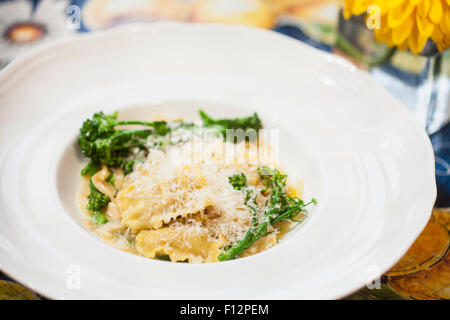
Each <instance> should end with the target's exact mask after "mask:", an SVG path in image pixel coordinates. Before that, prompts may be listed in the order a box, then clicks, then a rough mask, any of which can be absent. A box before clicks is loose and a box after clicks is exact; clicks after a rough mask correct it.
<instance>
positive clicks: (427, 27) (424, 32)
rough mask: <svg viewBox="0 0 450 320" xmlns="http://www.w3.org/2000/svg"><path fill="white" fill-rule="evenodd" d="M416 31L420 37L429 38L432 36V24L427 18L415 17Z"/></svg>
mask: <svg viewBox="0 0 450 320" xmlns="http://www.w3.org/2000/svg"><path fill="white" fill-rule="evenodd" d="M416 22H417V29H418V30H419V33H420V35H421V36H422V37H426V38H429V37H431V35H432V34H433V30H434V24H432V23H431V22H430V21H429V20H428V19H427V18H421V17H420V16H419V15H418V14H417V15H416Z"/></svg>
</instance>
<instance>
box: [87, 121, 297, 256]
mask: <svg viewBox="0 0 450 320" xmlns="http://www.w3.org/2000/svg"><path fill="white" fill-rule="evenodd" d="M171 130H172V131H171V133H172V134H171V135H162V136H161V135H160V136H151V137H148V138H147V141H146V143H147V144H150V145H152V146H153V147H152V148H151V149H149V150H148V152H147V153H146V154H145V156H144V157H142V159H141V161H140V162H138V163H134V166H133V170H132V172H130V173H128V174H125V169H124V168H117V167H115V168H112V169H111V168H110V166H107V165H105V164H102V166H101V167H100V168H99V169H98V170H97V171H96V172H95V173H93V174H91V175H86V177H85V178H84V179H83V183H82V187H81V191H80V195H79V203H80V207H81V208H82V209H83V211H84V212H85V214H86V220H87V222H86V226H87V227H88V228H89V229H91V230H93V231H94V232H95V233H96V234H97V235H98V236H100V237H101V238H102V239H103V240H104V241H106V242H107V243H109V244H111V245H113V246H115V247H117V248H119V249H121V250H125V251H129V252H132V253H135V254H139V255H142V256H144V257H147V258H156V259H168V260H170V261H173V262H190V263H203V262H216V261H219V260H225V259H224V257H225V255H224V254H229V253H230V252H229V251H230V250H231V251H233V256H230V257H235V256H241V257H245V256H248V255H252V254H256V253H258V252H261V251H263V250H266V249H268V248H270V247H273V246H274V245H275V244H276V243H277V242H278V241H279V239H280V235H281V233H280V232H279V230H278V228H277V226H278V225H281V224H283V226H284V228H287V229H290V228H291V227H292V226H293V225H294V224H295V223H294V222H291V221H288V220H289V219H292V218H293V217H302V216H304V214H305V211H304V210H302V209H301V208H302V207H299V208H300V209H299V210H298V212H296V214H295V216H294V215H291V216H289V218H285V219H281V220H279V221H278V220H276V218H274V216H273V215H271V216H268V215H267V212H268V205H269V204H270V203H271V202H273V201H274V200H273V193H274V192H275V191H274V190H275V189H274V187H272V189H273V190H272V193H270V192H269V191H268V190H267V189H268V184H267V183H268V181H269V180H267V179H266V178H264V176H263V175H262V174H261V168H268V167H271V168H278V164H277V163H276V161H275V160H274V159H273V157H272V156H271V152H270V151H271V148H270V146H268V145H265V144H263V142H262V141H256V142H251V141H248V140H247V139H243V140H241V141H239V142H237V141H230V140H228V141H224V139H223V137H222V136H221V135H218V134H217V133H213V132H206V134H205V133H203V134H201V135H198V134H193V133H192V130H191V129H190V128H189V129H186V128H181V127H177V128H176V129H171ZM174 137H175V138H174ZM174 139H175V140H174ZM174 141H175V142H174ZM236 150H240V151H238V152H237V151H236ZM136 154H137V153H136ZM273 170H275V171H274V172H277V174H278V175H279V176H280V177H281V178H283V177H284V178H283V179H284V180H280V181H285V176H283V175H282V174H281V173H279V171H278V169H273ZM239 179H240V180H239ZM235 180H236V181H235ZM239 183H241V184H242V186H241V184H239ZM283 183H284V182H283ZM89 188H90V193H89ZM278 192H281V195H282V196H283V197H285V198H284V200H283V203H285V205H290V206H291V207H293V206H294V205H298V204H299V203H300V201H301V200H300V199H299V197H300V195H301V187H299V186H292V185H289V186H287V185H286V186H284V187H282V188H281V189H280V190H278ZM276 205H277V204H274V206H273V208H278V207H279V205H277V206H278V207H276ZM301 205H303V202H301ZM291 207H289V208H291ZM93 208H94V209H93ZM99 208H100V209H99ZM291 211H292V210H291ZM280 217H281V216H280ZM270 219H271V220H270ZM266 220H267V221H269V222H270V223H266V225H265V224H264V223H263V222H264V221H266ZM92 221H93V222H94V223H93V222H92ZM272 222H273V223H272ZM258 223H259V226H258V227H259V228H262V227H261V226H263V227H265V229H262V230H263V231H264V234H259V237H258V238H256V236H255V235H251V234H249V233H250V231H253V230H256V229H257V228H256V227H257V224H258ZM258 230H259V229H258ZM251 236H253V238H252V239H250V238H251ZM249 239H250V240H249ZM243 241H248V243H249V244H247V245H244V243H243ZM250 243H251V244H250ZM239 246H241V247H244V246H246V248H244V249H245V251H243V250H241V249H240V248H239ZM234 248H235V249H234ZM227 250H228V252H227ZM227 259H228V258H227Z"/></svg>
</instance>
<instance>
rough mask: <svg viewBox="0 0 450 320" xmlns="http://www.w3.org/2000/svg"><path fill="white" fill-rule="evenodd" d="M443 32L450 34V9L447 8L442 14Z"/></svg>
mask: <svg viewBox="0 0 450 320" xmlns="http://www.w3.org/2000/svg"><path fill="white" fill-rule="evenodd" d="M439 27H440V28H441V30H442V32H443V33H444V34H446V35H450V9H445V10H444V12H443V15H442V21H441V23H440V24H439Z"/></svg>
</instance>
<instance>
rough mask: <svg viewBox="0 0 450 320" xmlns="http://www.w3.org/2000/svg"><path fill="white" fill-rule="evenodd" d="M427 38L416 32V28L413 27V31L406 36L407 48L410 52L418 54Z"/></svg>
mask: <svg viewBox="0 0 450 320" xmlns="http://www.w3.org/2000/svg"><path fill="white" fill-rule="evenodd" d="M427 39H428V38H425V37H422V36H420V33H419V32H417V29H415V32H414V31H413V32H412V33H411V36H410V37H409V38H408V45H409V49H410V50H411V51H412V53H414V54H419V53H420V52H422V50H423V47H425V44H426V43H427Z"/></svg>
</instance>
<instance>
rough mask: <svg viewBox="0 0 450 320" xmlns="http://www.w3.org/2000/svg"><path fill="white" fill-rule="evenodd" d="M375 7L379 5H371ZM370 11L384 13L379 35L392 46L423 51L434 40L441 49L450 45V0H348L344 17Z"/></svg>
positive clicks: (417, 51)
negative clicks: (428, 42) (429, 41)
mask: <svg viewBox="0 0 450 320" xmlns="http://www.w3.org/2000/svg"><path fill="white" fill-rule="evenodd" d="M371 6H375V7H371ZM371 8H378V9H379V10H373V11H371V12H369V14H368V15H367V16H366V19H371V18H372V14H375V13H376V12H377V11H378V12H379V13H380V19H379V28H378V27H376V28H375V30H374V32H375V38H376V40H377V41H378V42H384V43H386V44H387V45H388V46H389V47H394V46H397V47H398V48H399V49H400V50H405V49H408V48H409V50H411V52H413V53H415V54H419V53H420V52H422V50H423V48H424V47H425V44H426V43H427V41H428V40H429V39H432V40H433V41H434V43H435V44H436V46H437V48H438V50H439V51H444V50H445V49H447V48H448V47H450V0H345V7H344V18H346V19H349V18H350V17H351V16H352V15H361V14H363V13H366V12H367V10H368V9H369V11H370V9H371Z"/></svg>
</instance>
